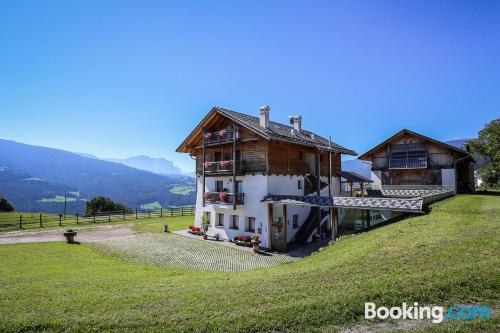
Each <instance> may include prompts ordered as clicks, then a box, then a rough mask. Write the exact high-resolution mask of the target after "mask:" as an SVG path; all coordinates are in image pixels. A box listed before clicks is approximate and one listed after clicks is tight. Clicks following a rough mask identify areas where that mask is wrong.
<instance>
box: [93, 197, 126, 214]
mask: <svg viewBox="0 0 500 333" xmlns="http://www.w3.org/2000/svg"><path fill="white" fill-rule="evenodd" d="M117 211H120V212H123V211H125V212H127V213H132V209H131V208H130V207H127V206H125V205H124V204H121V203H119V202H114V201H113V200H111V199H110V198H106V197H95V198H93V199H92V200H90V201H87V209H86V212H85V213H86V214H87V215H94V214H98V213H106V212H117Z"/></svg>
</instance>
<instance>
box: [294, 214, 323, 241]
mask: <svg viewBox="0 0 500 333" xmlns="http://www.w3.org/2000/svg"><path fill="white" fill-rule="evenodd" d="M327 215H328V211H323V210H322V211H321V223H323V222H324V221H325V217H326V216H327ZM317 227H318V209H317V208H316V207H311V212H310V213H309V216H308V217H307V218H306V220H305V221H304V223H302V225H301V226H300V228H299V230H298V231H297V233H296V234H295V242H296V243H299V244H306V243H307V241H308V240H309V237H311V235H312V233H313V232H314V231H315V230H316V229H317Z"/></svg>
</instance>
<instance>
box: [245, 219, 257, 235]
mask: <svg viewBox="0 0 500 333" xmlns="http://www.w3.org/2000/svg"><path fill="white" fill-rule="evenodd" d="M246 231H248V232H255V217H247V225H246Z"/></svg>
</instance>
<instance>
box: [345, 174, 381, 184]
mask: <svg viewBox="0 0 500 333" xmlns="http://www.w3.org/2000/svg"><path fill="white" fill-rule="evenodd" d="M340 175H341V176H342V178H345V179H347V180H350V181H352V182H354V183H373V180H371V179H370V178H366V177H365V176H362V175H360V174H359V173H356V172H352V171H341V172H340Z"/></svg>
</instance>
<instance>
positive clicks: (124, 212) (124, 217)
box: [123, 211, 125, 220]
mask: <svg viewBox="0 0 500 333" xmlns="http://www.w3.org/2000/svg"><path fill="white" fill-rule="evenodd" d="M123 219H124V220H125V211H123Z"/></svg>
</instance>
